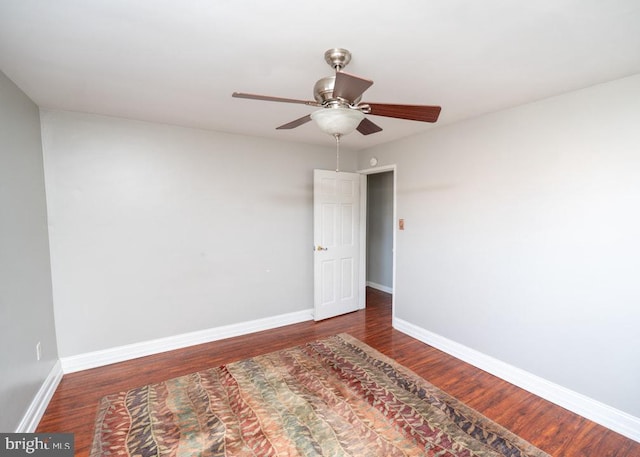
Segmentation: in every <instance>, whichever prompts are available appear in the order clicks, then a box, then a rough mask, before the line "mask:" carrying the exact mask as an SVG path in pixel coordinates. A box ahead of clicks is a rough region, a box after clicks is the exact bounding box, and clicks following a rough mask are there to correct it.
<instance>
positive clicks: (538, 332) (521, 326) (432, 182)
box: [359, 75, 640, 417]
mask: <svg viewBox="0 0 640 457" xmlns="http://www.w3.org/2000/svg"><path fill="white" fill-rule="evenodd" d="M443 109H444V110H445V111H446V106H445V107H444V108H443ZM372 156H376V157H377V158H378V160H379V163H380V165H386V164H397V204H398V209H397V211H398V213H397V217H398V218H404V219H405V220H406V230H405V231H403V232H398V235H397V251H396V255H397V259H396V261H397V264H396V268H397V273H396V274H397V278H396V279H397V283H396V291H395V306H396V309H395V312H396V316H397V317H398V318H399V319H403V320H405V321H408V322H411V323H412V324H415V325H416V326H418V327H420V328H422V329H425V330H427V331H429V332H433V333H435V334H437V335H440V336H443V337H445V338H448V339H450V340H453V341H455V342H457V343H460V344H463V345H465V346H468V347H470V348H472V349H474V350H476V351H480V352H481V353H484V354H487V355H490V356H492V357H495V358H497V359H499V360H501V361H504V362H506V363H508V364H511V365H513V366H516V367H519V368H521V369H524V370H526V371H528V372H530V373H533V374H535V375H537V376H540V377H542V378H544V379H547V380H549V381H552V382H554V383H557V384H559V385H561V386H564V387H567V388H569V389H571V390H573V391H575V392H578V393H581V394H584V395H586V396H588V397H590V398H592V399H596V400H598V401H600V402H603V403H605V404H607V405H610V406H613V407H615V408H617V409H619V410H622V411H625V412H627V413H630V414H632V415H634V416H636V417H640V395H638V386H640V330H639V329H640V75H636V76H633V77H629V78H626V79H622V80H618V81H613V82H610V83H607V84H602V85H598V86H594V87H591V88H587V89H584V90H581V91H577V92H573V93H569V94H566V95H562V96H558V97H555V98H550V99H547V100H543V101H540V102H538V103H533V104H529V105H526V106H521V107H518V108H514V109H511V110H507V111H502V112H498V113H494V114H489V115H485V116H481V117H478V118H476V119H473V120H469V121H467V122H463V123H459V124H454V125H449V126H443V127H440V128H436V129H433V130H431V131H429V132H428V133H426V134H424V135H421V136H416V137H412V138H409V139H406V140H403V141H399V142H394V143H393V145H383V146H380V147H377V148H372V149H370V150H368V151H364V152H361V153H360V154H359V165H360V166H361V167H362V168H366V167H367V164H368V161H369V158H370V157H372Z"/></svg>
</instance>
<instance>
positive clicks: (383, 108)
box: [367, 103, 442, 122]
mask: <svg viewBox="0 0 640 457" xmlns="http://www.w3.org/2000/svg"><path fill="white" fill-rule="evenodd" d="M367 105H369V106H370V107H371V111H370V112H369V114H373V115H375V116H386V117H395V118H398V119H408V120H411V121H421V122H436V121H437V120H438V116H439V115H440V110H441V109H442V108H441V107H440V106H429V105H392V104H389V103H367Z"/></svg>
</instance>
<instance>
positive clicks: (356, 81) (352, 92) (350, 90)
mask: <svg viewBox="0 0 640 457" xmlns="http://www.w3.org/2000/svg"><path fill="white" fill-rule="evenodd" d="M372 84H373V81H371V80H370V79H364V78H360V77H359V76H354V75H351V74H349V73H345V72H343V71H339V72H337V73H336V82H335V85H334V86H333V98H343V99H345V100H348V101H350V102H351V103H353V102H354V101H355V100H357V99H358V98H359V97H360V96H361V95H362V94H363V93H364V91H365V90H367V89H368V88H369V87H371V85H372Z"/></svg>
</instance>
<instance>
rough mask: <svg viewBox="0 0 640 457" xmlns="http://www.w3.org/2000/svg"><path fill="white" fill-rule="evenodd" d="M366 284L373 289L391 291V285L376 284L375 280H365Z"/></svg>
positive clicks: (390, 292)
mask: <svg viewBox="0 0 640 457" xmlns="http://www.w3.org/2000/svg"><path fill="white" fill-rule="evenodd" d="M367 286H369V287H371V288H373V289H377V290H381V291H382V292H386V293H388V294H392V293H393V287H389V286H383V285H382V284H378V283H377V282H373V281H367Z"/></svg>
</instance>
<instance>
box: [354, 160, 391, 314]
mask: <svg viewBox="0 0 640 457" xmlns="http://www.w3.org/2000/svg"><path fill="white" fill-rule="evenodd" d="M360 173H361V174H363V175H365V178H366V179H365V181H366V182H365V183H363V184H364V185H363V186H362V190H363V192H362V194H363V196H364V198H363V199H362V207H363V208H362V209H363V212H362V215H363V218H362V220H363V222H364V224H362V225H363V226H364V227H363V232H362V238H363V239H364V243H363V246H362V249H363V251H364V254H365V255H364V262H363V263H362V267H363V271H364V285H365V286H366V287H365V288H364V289H365V294H364V295H365V297H366V298H365V306H366V307H369V306H371V305H373V306H377V305H378V304H379V303H380V302H381V301H382V302H383V303H386V305H387V306H390V305H391V304H392V302H393V300H392V299H393V292H394V287H395V166H387V167H381V168H373V169H368V170H363V171H361V172H360Z"/></svg>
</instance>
